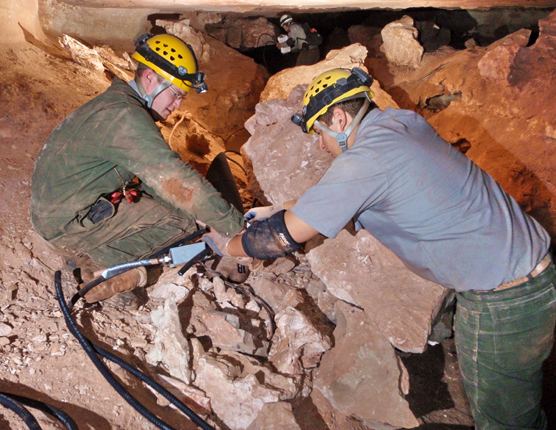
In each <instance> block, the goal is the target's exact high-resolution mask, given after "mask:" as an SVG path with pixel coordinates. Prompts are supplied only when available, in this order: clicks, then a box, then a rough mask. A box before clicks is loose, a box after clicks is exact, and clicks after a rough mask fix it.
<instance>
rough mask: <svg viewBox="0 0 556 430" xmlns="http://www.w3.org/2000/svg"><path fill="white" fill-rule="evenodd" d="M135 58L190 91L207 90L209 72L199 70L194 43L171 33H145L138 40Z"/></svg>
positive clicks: (199, 91)
mask: <svg viewBox="0 0 556 430" xmlns="http://www.w3.org/2000/svg"><path fill="white" fill-rule="evenodd" d="M135 45H136V50H135V53H134V54H133V56H132V57H133V58H134V59H136V60H137V61H138V62H140V63H143V64H144V65H146V66H148V67H150V68H151V69H153V70H154V71H155V72H156V73H157V74H159V75H160V76H162V77H163V78H165V79H166V80H168V81H169V82H171V83H172V84H174V85H175V86H177V87H179V88H181V89H182V90H184V91H187V92H189V91H190V90H191V88H195V90H196V91H197V92H198V93H204V92H205V91H207V84H206V83H205V82H204V79H205V74H204V73H203V72H200V71H199V67H198V65H197V59H196V58H195V53H194V52H193V49H192V48H191V46H189V45H188V44H187V43H185V42H184V41H183V40H181V39H180V38H179V37H176V36H173V35H171V34H159V35H157V36H153V35H151V34H144V35H142V36H141V37H140V38H139V39H137V41H136V42H135Z"/></svg>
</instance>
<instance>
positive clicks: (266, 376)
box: [195, 352, 302, 430]
mask: <svg viewBox="0 0 556 430" xmlns="http://www.w3.org/2000/svg"><path fill="white" fill-rule="evenodd" d="M195 356H196V359H195V371H196V374H197V376H196V379H195V385H197V386H198V387H199V388H201V389H202V390H203V391H204V392H205V393H206V394H207V396H208V397H209V398H210V399H211V405H212V410H213V411H214V412H215V413H216V415H217V416H218V417H219V418H220V419H221V420H222V421H223V422H225V423H226V425H227V426H228V427H229V428H230V429H231V430H241V429H246V428H248V427H249V426H250V425H251V423H252V422H253V421H254V420H255V419H256V418H257V416H258V415H259V413H260V411H261V409H262V408H263V406H264V405H265V403H275V402H280V401H284V400H290V399H293V398H294V397H296V396H298V395H299V393H300V390H301V388H302V384H301V379H300V378H293V377H287V376H284V375H279V374H276V373H273V372H272V371H271V370H270V369H269V368H267V367H265V366H261V365H260V364H259V362H258V361H257V360H254V359H252V358H249V357H247V356H245V355H243V354H240V353H236V352H223V353H222V354H219V355H216V354H213V353H205V354H203V353H198V354H195Z"/></svg>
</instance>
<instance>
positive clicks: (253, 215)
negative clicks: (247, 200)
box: [243, 204, 284, 222]
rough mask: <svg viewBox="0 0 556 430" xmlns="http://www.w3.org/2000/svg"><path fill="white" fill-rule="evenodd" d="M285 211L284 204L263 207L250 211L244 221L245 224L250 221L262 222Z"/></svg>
mask: <svg viewBox="0 0 556 430" xmlns="http://www.w3.org/2000/svg"><path fill="white" fill-rule="evenodd" d="M281 210H284V205H283V204H278V205H272V206H261V207H258V208H253V209H250V210H249V212H247V213H246V214H245V216H244V217H243V219H244V220H245V222H249V221H260V220H263V219H266V218H270V217H271V216H272V215H274V214H275V213H277V212H280V211H281Z"/></svg>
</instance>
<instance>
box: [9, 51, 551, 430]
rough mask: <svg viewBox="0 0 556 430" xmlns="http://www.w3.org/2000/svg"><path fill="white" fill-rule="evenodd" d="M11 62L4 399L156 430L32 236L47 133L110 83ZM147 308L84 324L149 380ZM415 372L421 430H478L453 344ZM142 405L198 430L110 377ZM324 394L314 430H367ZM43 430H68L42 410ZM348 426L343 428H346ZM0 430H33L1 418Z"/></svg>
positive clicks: (311, 424)
mask: <svg viewBox="0 0 556 430" xmlns="http://www.w3.org/2000/svg"><path fill="white" fill-rule="evenodd" d="M0 55H1V56H2V58H3V61H2V62H0V112H2V113H1V114H0V142H1V146H0V148H1V153H0V190H1V196H2V205H1V206H0V255H1V256H2V258H1V259H0V280H1V287H0V351H1V354H0V363H1V365H0V392H5V393H11V394H19V395H24V396H27V397H30V398H33V399H36V400H40V401H43V402H46V403H48V404H50V405H52V406H55V407H57V408H60V409H62V410H63V411H65V412H66V413H68V414H69V415H70V416H71V417H72V418H73V419H74V420H75V421H76V422H77V423H78V426H79V428H80V429H84V430H88V429H95V430H110V429H126V430H129V429H132V428H135V429H152V428H154V426H153V425H152V424H150V423H148V422H147V421H146V419H144V418H143V417H142V416H141V415H140V414H139V413H137V412H136V411H134V410H133V409H132V408H131V407H130V406H129V405H128V404H127V403H126V402H125V401H124V400H123V399H122V398H121V397H120V396H119V395H118V394H117V393H116V391H115V390H114V389H113V388H112V387H111V386H110V385H109V384H108V383H107V382H106V381H105V380H104V379H103V378H102V376H101V375H100V373H99V372H98V370H97V369H95V367H94V366H93V364H92V363H91V362H90V360H89V359H88V358H87V356H86V355H85V353H84V352H83V349H82V348H81V346H80V345H79V344H78V342H77V341H76V339H75V338H74V337H73V336H72V335H71V334H70V333H69V331H68V329H67V327H66V324H65V322H64V318H63V315H62V312H61V310H60V307H59V305H58V302H57V299H56V294H55V290H54V281H53V279H54V272H55V271H56V270H58V269H63V270H64V271H63V285H64V291H65V293H66V295H67V297H66V299H67V298H69V297H70V296H71V295H72V294H73V293H74V292H75V281H74V280H73V278H72V276H71V272H70V269H71V268H70V267H68V266H66V261H65V259H64V258H63V257H62V256H61V255H59V254H57V253H56V252H54V251H52V250H51V249H50V248H49V247H48V246H47V245H46V244H45V243H44V242H43V241H42V239H41V238H40V237H38V235H37V234H36V233H35V232H34V231H33V229H32V226H31V223H30V219H29V215H28V207H29V198H30V182H31V175H32V170H33V163H34V159H35V156H36V154H37V152H38V150H39V148H40V146H41V145H42V143H43V141H44V140H45V138H46V137H47V135H48V133H49V132H50V131H51V130H52V129H53V128H54V127H55V126H56V124H57V123H58V122H60V121H61V120H62V119H63V118H64V117H65V116H66V115H67V114H69V113H70V112H71V111H72V110H74V109H75V108H76V107H78V106H79V105H81V104H83V103H85V102H86V101H87V100H89V99H91V98H92V97H94V96H95V95H96V94H98V93H99V92H102V91H103V90H104V89H105V88H106V87H107V86H108V85H109V82H110V77H109V76H106V75H104V74H99V73H95V72H91V71H88V70H86V69H84V68H83V67H80V66H77V65H76V64H74V63H72V62H71V61H67V60H64V59H61V58H57V57H55V56H51V55H48V54H46V53H45V52H44V51H43V50H41V49H38V48H37V47H35V46H32V45H31V44H29V43H22V44H21V45H17V46H12V47H9V48H5V47H4V48H2V52H0ZM152 306H153V304H152V303H149V302H147V303H146V304H145V305H144V306H143V307H141V308H139V310H137V311H129V312H128V311H117V310H115V309H114V308H109V307H104V308H103V307H101V306H100V305H96V306H90V307H88V308H87V309H86V310H85V311H84V312H81V313H79V315H80V316H79V318H78V324H79V325H80V326H81V327H82V330H83V332H84V333H85V334H86V335H87V336H88V337H89V338H90V339H91V340H93V341H95V342H98V344H100V345H101V346H103V347H104V348H106V349H107V350H109V351H111V352H112V353H114V354H116V355H118V356H119V357H121V358H123V359H125V360H126V361H128V362H130V363H132V364H133V365H134V366H137V367H138V368H139V369H141V370H143V371H145V372H147V373H148V372H149V370H150V369H149V366H148V365H147V364H146V361H145V354H146V353H147V352H148V351H149V348H150V342H151V340H152V335H153V333H152V331H151V329H150V325H149V312H150V309H151V307H152ZM400 355H401V358H402V360H403V362H404V364H405V365H406V367H407V368H408V370H409V373H410V383H411V390H410V394H409V396H408V398H407V400H408V402H409V404H410V405H411V409H412V410H413V411H414V413H415V414H416V416H417V417H418V418H419V419H420V420H421V422H422V425H421V426H420V427H419V428H421V429H462V430H463V429H471V428H472V426H473V423H472V419H471V417H470V412H469V408H468V404H467V402H466V399H465V395H464V393H463V389H462V386H461V380H460V376H459V370H458V364H457V356H456V353H455V350H454V345H453V341H452V340H451V339H448V340H446V341H445V342H443V343H442V344H440V345H436V346H431V347H430V348H429V349H428V350H427V351H426V352H425V353H424V354H400ZM110 367H111V368H112V369H114V371H115V374H116V376H117V377H118V378H119V379H120V380H121V381H122V383H123V384H124V385H125V386H127V387H128V388H129V389H130V391H131V392H132V393H133V394H134V395H136V396H137V397H138V398H139V400H141V401H142V402H144V404H145V405H146V406H147V407H148V408H149V409H150V410H151V411H152V412H154V413H155V414H157V415H158V416H161V417H164V420H165V421H166V422H167V423H169V424H170V425H172V426H175V427H176V428H180V429H193V428H196V426H195V425H193V424H192V423H190V422H189V420H187V419H185V418H183V415H182V414H181V413H179V412H177V411H176V410H175V409H172V408H169V407H167V406H165V404H164V402H159V403H160V404H157V401H156V399H155V396H154V395H153V394H151V392H150V391H148V390H147V389H146V388H145V387H144V386H143V385H142V384H141V383H139V382H137V381H136V380H135V379H134V378H132V377H130V376H128V375H127V374H126V373H125V372H123V371H121V370H119V369H118V368H117V367H114V366H112V365H110ZM547 369H548V370H549V375H551V376H550V377H548V378H546V379H547V382H546V395H545V399H546V406H547V409H548V411H549V415H550V419H551V428H556V401H555V400H554V399H556V382H555V381H556V378H554V377H553V376H554V375H555V374H556V356H555V354H554V353H553V355H552V357H551V359H550V360H549V362H548V363H547ZM323 403H324V402H323V399H322V398H319V396H318V393H316V394H315V395H314V396H313V397H311V398H308V399H306V400H303V401H299V402H297V403H295V404H294V412H295V414H296V417H297V418H298V422H299V425H300V426H301V428H303V429H304V430H305V429H306V430H309V429H311V430H314V429H317V430H320V429H322V430H324V429H336V428H337V429H340V428H342V429H366V428H367V427H365V426H363V425H362V424H361V423H357V422H354V421H350V420H348V419H343V421H342V419H341V418H340V417H338V416H335V415H334V412H333V411H330V410H329V409H328V410H327V409H326V407H323V406H322V404H323ZM32 411H33V414H34V415H35V417H36V418H37V419H38V422H39V424H40V425H41V426H42V428H43V429H61V428H64V427H63V426H62V425H61V424H60V423H59V422H57V421H56V420H54V419H52V418H50V417H49V416H48V415H45V414H44V413H42V412H37V411H36V410H35V409H32ZM341 423H343V424H341ZM0 428H1V429H13V430H22V429H25V428H27V427H26V426H25V424H24V423H23V422H22V420H21V419H19V418H18V417H17V416H16V415H15V414H14V413H13V412H11V411H9V410H8V409H6V408H4V407H0ZM221 428H226V427H225V426H224V425H223V426H222V427H221Z"/></svg>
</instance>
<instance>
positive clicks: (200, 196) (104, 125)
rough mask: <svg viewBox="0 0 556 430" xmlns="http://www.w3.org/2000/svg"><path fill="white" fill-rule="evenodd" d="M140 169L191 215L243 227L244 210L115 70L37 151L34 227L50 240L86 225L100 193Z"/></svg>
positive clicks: (231, 228) (146, 183) (217, 225)
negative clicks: (175, 144) (175, 147)
mask: <svg viewBox="0 0 556 430" xmlns="http://www.w3.org/2000/svg"><path fill="white" fill-rule="evenodd" d="M135 176H137V177H138V178H139V179H140V180H141V181H142V187H143V189H144V190H145V191H147V192H148V193H149V194H150V195H151V196H153V198H155V199H156V200H158V201H159V202H161V203H162V204H164V205H166V206H169V207H173V208H175V209H177V210H178V212H180V213H181V215H183V216H184V217H186V218H189V219H193V220H195V219H197V220H200V221H202V222H204V223H206V224H207V225H209V226H210V227H212V228H214V229H215V230H216V231H218V232H219V233H221V234H226V235H235V234H237V233H238V232H239V231H240V230H241V229H242V228H243V214H240V213H239V211H237V210H236V209H235V208H234V207H233V206H231V205H230V204H228V203H227V202H226V201H225V200H224V199H223V198H222V197H221V196H220V194H219V193H218V192H217V191H216V190H215V189H214V188H213V187H212V185H211V184H210V183H209V182H208V181H207V180H205V178H203V177H202V175H200V174H199V173H198V172H197V171H195V170H194V169H193V168H192V167H191V166H189V165H188V164H187V163H185V162H183V161H182V160H181V159H180V156H179V154H177V153H176V152H174V151H172V150H171V149H170V147H169V146H168V144H167V143H166V141H165V140H164V138H163V137H162V134H161V133H160V130H159V129H158V127H157V125H156V123H155V121H154V120H153V118H152V117H151V115H150V113H149V111H148V110H147V108H146V104H145V102H144V101H143V100H142V99H141V98H140V96H139V95H138V94H137V93H136V91H135V90H134V89H133V88H132V87H130V86H129V85H128V84H127V83H126V82H124V81H122V80H120V79H117V78H116V79H115V80H114V82H113V83H112V85H111V86H110V87H109V88H108V89H107V90H106V92H104V93H102V94H101V95H99V96H97V97H95V98H94V99H93V100H91V101H89V102H88V103H86V104H85V105H83V106H81V107H80V108H79V109H77V110H76V111H74V112H73V113H72V114H70V115H69V116H68V117H67V118H65V119H64V120H63V121H62V122H61V123H60V124H59V125H58V126H57V127H56V128H55V129H54V130H53V131H52V133H51V134H50V136H49V137H48V139H47V140H46V142H45V143H44V145H43V147H42V149H41V151H40V152H39V154H38V156H37V160H36V162H35V169H34V172H33V181H32V187H31V208H30V212H31V220H32V223H33V226H34V228H35V229H36V230H37V232H38V233H39V234H40V235H41V236H42V237H44V238H45V239H46V240H51V239H54V238H56V237H59V236H61V235H63V234H72V233H74V232H78V231H82V230H83V221H84V219H85V218H86V216H87V213H88V212H89V210H90V208H91V206H92V205H94V204H95V202H96V201H97V200H98V199H99V197H100V196H102V195H106V194H110V193H112V192H113V191H116V190H121V189H122V186H123V183H122V181H124V182H128V181H131V180H132V179H133V178H134V177H135ZM124 200H125V199H124ZM121 204H128V203H127V202H125V201H124V202H123V203H121ZM137 204H139V205H140V204H141V202H139V203H137Z"/></svg>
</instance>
